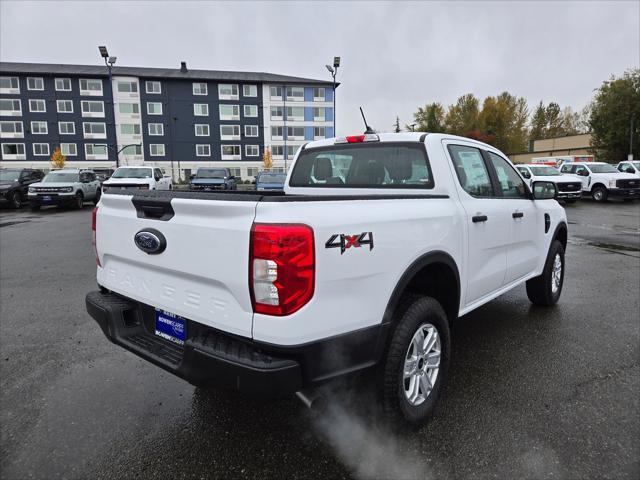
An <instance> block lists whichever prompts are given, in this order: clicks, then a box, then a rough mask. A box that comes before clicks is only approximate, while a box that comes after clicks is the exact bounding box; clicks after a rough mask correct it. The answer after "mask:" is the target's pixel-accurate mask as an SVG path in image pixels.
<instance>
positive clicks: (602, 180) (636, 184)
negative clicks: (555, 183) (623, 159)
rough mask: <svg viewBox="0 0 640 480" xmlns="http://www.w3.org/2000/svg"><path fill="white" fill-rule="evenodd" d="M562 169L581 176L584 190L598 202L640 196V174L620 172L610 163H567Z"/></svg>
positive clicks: (563, 171)
mask: <svg viewBox="0 0 640 480" xmlns="http://www.w3.org/2000/svg"><path fill="white" fill-rule="evenodd" d="M560 171H561V172H562V173H565V174H574V175H577V176H579V177H580V180H582V192H583V193H585V194H589V195H591V196H592V197H593V199H594V200H595V201H596V202H606V201H607V199H608V198H609V197H612V198H613V197H616V198H622V199H623V200H632V199H634V198H640V176H638V175H633V174H631V173H622V172H619V171H618V170H616V168H615V167H614V166H613V165H610V164H608V163H604V162H573V163H565V164H564V165H562V167H561V168H560Z"/></svg>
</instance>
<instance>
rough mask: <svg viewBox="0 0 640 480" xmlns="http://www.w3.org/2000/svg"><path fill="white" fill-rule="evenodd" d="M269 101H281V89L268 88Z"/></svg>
mask: <svg viewBox="0 0 640 480" xmlns="http://www.w3.org/2000/svg"><path fill="white" fill-rule="evenodd" d="M269 93H270V96H271V100H282V87H270V88H269Z"/></svg>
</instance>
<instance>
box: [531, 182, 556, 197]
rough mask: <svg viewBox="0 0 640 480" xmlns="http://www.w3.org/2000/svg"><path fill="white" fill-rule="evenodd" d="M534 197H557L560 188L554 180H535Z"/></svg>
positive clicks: (533, 186)
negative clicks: (557, 187)
mask: <svg viewBox="0 0 640 480" xmlns="http://www.w3.org/2000/svg"><path fill="white" fill-rule="evenodd" d="M532 190H533V198H535V199H536V200H552V199H554V198H556V195H557V194H558V190H557V189H556V184H555V183H553V182H533V185H532Z"/></svg>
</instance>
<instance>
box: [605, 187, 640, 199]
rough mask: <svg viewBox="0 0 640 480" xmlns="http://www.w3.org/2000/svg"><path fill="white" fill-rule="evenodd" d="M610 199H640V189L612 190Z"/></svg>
mask: <svg viewBox="0 0 640 480" xmlns="http://www.w3.org/2000/svg"><path fill="white" fill-rule="evenodd" d="M609 197H614V198H640V188H611V189H609Z"/></svg>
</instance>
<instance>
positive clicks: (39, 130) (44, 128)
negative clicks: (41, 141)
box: [31, 122, 49, 135]
mask: <svg viewBox="0 0 640 480" xmlns="http://www.w3.org/2000/svg"><path fill="white" fill-rule="evenodd" d="M31 133H32V134H34V135H46V134H48V133H49V125H47V122H31Z"/></svg>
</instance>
